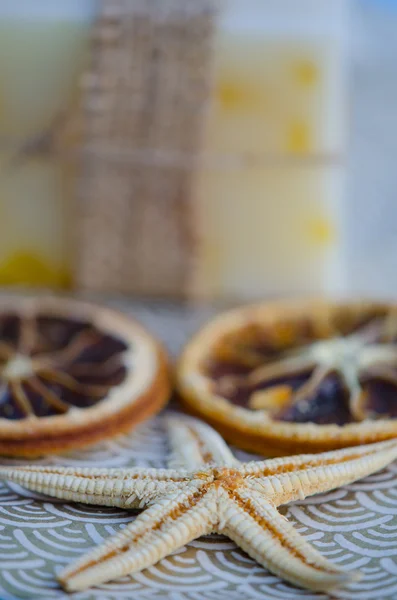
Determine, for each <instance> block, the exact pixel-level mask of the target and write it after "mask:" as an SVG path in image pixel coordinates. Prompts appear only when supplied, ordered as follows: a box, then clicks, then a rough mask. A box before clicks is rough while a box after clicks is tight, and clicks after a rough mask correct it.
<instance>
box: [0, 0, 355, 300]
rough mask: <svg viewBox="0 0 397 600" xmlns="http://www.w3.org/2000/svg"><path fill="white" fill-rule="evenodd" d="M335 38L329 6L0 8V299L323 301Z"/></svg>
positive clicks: (339, 104)
mask: <svg viewBox="0 0 397 600" xmlns="http://www.w3.org/2000/svg"><path fill="white" fill-rule="evenodd" d="M345 28H346V0H333V2H332V3H329V2H327V0H226V1H225V2H223V3H222V4H219V3H218V2H216V1H215V0H153V2H150V3H148V2H147V1H146V0H134V1H131V2H127V3H126V2H125V1H124V0H103V1H102V2H99V3H97V2H95V1H94V0H62V1H59V2H57V3H54V2H52V1H51V0H36V1H35V2H33V1H32V0H21V1H20V2H18V3H13V2H5V3H3V5H2V7H1V8H0V145H1V152H2V155H1V157H0V162H1V165H0V167H1V171H0V216H1V217H2V224H3V235H2V236H1V241H0V285H1V284H4V283H28V284H40V285H51V286H64V285H67V284H70V283H72V284H73V285H74V286H75V287H78V288H81V289H85V290H89V291H116V292H123V293H132V294H141V295H145V296H147V295H156V296H162V297H164V296H167V297H178V298H181V297H188V298H205V299H214V298H227V299H251V298H256V297H262V296H264V295H269V294H275V293H290V292H291V293H296V292H314V291H315V292H318V291H329V290H331V291H334V290H335V289H336V288H337V287H338V286H339V285H340V281H341V274H342V269H341V261H340V260H339V255H340V249H341V241H340V232H341V229H342V221H343V218H342V213H343V211H342V207H343V175H344V152H345V141H344V135H345V114H344V113H345V109H344V103H345V88H346V86H345V81H344V79H345V73H344V71H345V68H344V67H345V48H344V46H345V37H346V32H345ZM21 39H23V40H24V44H20V43H19V40H21ZM87 50H88V53H87ZM75 120H77V121H78V122H79V124H80V128H78V134H77V135H76V136H75V137H73V136H72V140H71V139H70V136H69V138H68V135H66V136H65V135H64V134H65V131H66V132H67V131H69V130H71V131H73V127H69V129H68V125H69V126H70V124H71V123H72V124H73V123H74V121H75ZM4 140H5V144H4V143H3V141H4Z"/></svg>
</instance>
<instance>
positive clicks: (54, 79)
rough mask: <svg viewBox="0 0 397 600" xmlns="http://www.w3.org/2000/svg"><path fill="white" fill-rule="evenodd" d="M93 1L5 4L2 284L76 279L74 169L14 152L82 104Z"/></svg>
mask: <svg viewBox="0 0 397 600" xmlns="http://www.w3.org/2000/svg"><path fill="white" fill-rule="evenodd" d="M95 5H96V2H95V1H94V0H57V1H56V2H55V1H54V0H18V1H17V2H15V0H3V1H2V2H1V3H0V140H1V141H2V144H1V147H2V152H1V155H0V222H1V235H0V285H1V284H17V283H23V284H33V285H36V284H37V285H44V286H57V285H64V284H66V283H67V281H68V280H69V279H70V272H69V256H68V255H69V248H68V244H69V234H70V231H69V221H68V218H67V217H68V214H67V209H68V204H69V203H68V197H67V195H68V192H69V191H70V187H71V186H70V183H71V171H70V166H69V165H68V164H67V163H64V162H62V161H61V160H57V159H55V158H46V157H41V156H35V157H28V158H26V160H25V159H24V158H22V159H21V160H17V161H15V160H14V159H15V157H14V151H15V150H16V149H17V148H18V147H20V145H21V144H23V143H25V142H26V141H27V140H30V139H33V138H34V137H35V136H37V135H39V134H40V133H42V132H45V131H46V130H47V129H48V127H49V126H50V125H51V122H52V121H53V120H54V119H56V118H58V117H59V115H60V114H61V112H62V111H65V110H67V109H68V107H69V106H70V104H71V103H73V101H74V100H75V98H76V91H77V81H78V75H79V73H80V71H81V68H82V56H83V53H84V49H85V47H86V43H87V39H88V34H89V29H90V22H91V21H92V18H93V15H94V10H95Z"/></svg>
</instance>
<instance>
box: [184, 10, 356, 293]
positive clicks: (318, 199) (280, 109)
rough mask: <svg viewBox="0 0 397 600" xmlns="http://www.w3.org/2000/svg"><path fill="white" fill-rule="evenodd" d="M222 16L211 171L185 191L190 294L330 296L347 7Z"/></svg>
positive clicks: (337, 269) (335, 281)
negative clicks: (190, 222) (192, 248)
mask: <svg viewBox="0 0 397 600" xmlns="http://www.w3.org/2000/svg"><path fill="white" fill-rule="evenodd" d="M224 6H225V8H224V13H223V14H222V16H221V19H220V27H219V31H218V34H217V40H216V54H215V66H214V90H213V101H212V106H211V109H210V114H209V119H208V125H207V131H206V135H205V142H204V145H205V148H204V152H205V153H206V155H207V156H208V157H212V162H213V166H209V167H206V168H204V169H202V170H201V172H200V174H199V176H198V178H197V187H196V206H197V210H198V216H199V220H200V223H201V237H200V244H199V249H198V260H197V265H198V271H197V274H196V278H195V282H194V285H195V291H196V293H197V294H199V295H200V294H201V295H203V296H204V297H214V296H215V297H232V298H245V299H250V298H256V297H262V296H265V295H268V294H274V293H293V292H302V293H304V292H308V293H309V292H322V291H325V292H326V291H337V290H338V289H339V288H340V287H341V286H343V281H342V279H343V272H342V269H341V262H340V259H339V255H340V250H341V247H340V243H341V239H340V232H341V229H342V205H343V177H344V164H343V163H344V154H345V129H346V123H345V117H346V115H345V101H346V98H345V94H346V85H345V83H346V82H345V66H346V65H345V60H346V56H345V41H346V23H347V18H346V2H344V1H343V0H337V1H334V2H329V1H327V0H247V1H245V2H238V1H237V0H232V1H231V2H229V3H226V4H225V5H224ZM219 157H223V159H224V160H223V162H224V163H225V164H224V166H223V167H222V166H219V165H220V163H222V160H221V161H220V160H219ZM231 158H234V163H235V167H234V168H232V167H231V166H230V164H229V163H231V164H234V163H233V160H230V159H231ZM207 162H211V160H208V158H207ZM239 164H240V166H238V165H239Z"/></svg>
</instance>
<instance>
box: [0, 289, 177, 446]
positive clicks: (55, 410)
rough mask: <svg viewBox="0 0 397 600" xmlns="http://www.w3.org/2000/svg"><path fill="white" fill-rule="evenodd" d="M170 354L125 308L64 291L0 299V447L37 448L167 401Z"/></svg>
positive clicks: (142, 414)
mask: <svg viewBox="0 0 397 600" xmlns="http://www.w3.org/2000/svg"><path fill="white" fill-rule="evenodd" d="M169 392H170V383H169V376H168V370H167V365H166V359H165V354H164V352H163V350H162V349H161V347H160V346H159V344H158V343H157V342H156V341H155V340H154V339H153V338H152V337H151V336H150V335H149V333H148V332H146V330H145V329H144V328H143V327H142V326H141V325H139V324H138V323H137V322H135V321H134V320H132V319H130V318H128V317H127V316H126V315H123V314H121V313H118V312H116V311H113V310H111V309H108V308H104V307H100V306H96V305H93V304H89V303H85V302H78V301H74V300H69V299H68V300H66V299H62V298H56V297H50V298H40V297H39V298H7V299H2V300H0V453H1V454H5V455H13V456H37V455H42V454H44V453H47V452H55V451H59V450H65V449H69V448H75V447H80V446H84V445H87V444H90V443H92V442H94V441H97V440H100V439H102V438H104V437H109V436H112V435H114V434H116V433H119V432H122V431H126V430H127V429H130V428H131V427H132V426H133V425H134V424H136V423H138V422H140V421H142V420H143V419H146V418H147V417H149V416H150V415H152V414H153V413H154V412H156V411H158V410H160V408H161V407H162V406H163V405H164V403H165V402H166V401H167V399H168V396H169Z"/></svg>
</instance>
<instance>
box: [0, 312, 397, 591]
mask: <svg viewBox="0 0 397 600" xmlns="http://www.w3.org/2000/svg"><path fill="white" fill-rule="evenodd" d="M112 305H113V306H119V307H123V308H126V309H127V310H128V312H130V313H131V314H133V315H135V316H137V317H138V318H140V319H141V320H142V321H143V322H144V323H145V324H146V325H147V326H148V327H149V328H150V329H151V330H152V331H156V333H157V334H158V335H159V336H160V337H161V338H162V339H163V340H164V341H166V342H167V345H168V347H169V348H170V349H171V351H172V353H173V354H174V355H175V353H177V352H178V351H179V348H180V346H181V344H182V343H183V342H184V341H185V338H186V336H187V335H188V334H190V333H191V332H192V331H193V330H195V329H196V328H197V327H198V325H199V324H200V323H201V322H202V321H203V320H205V319H206V318H208V317H209V316H210V315H211V314H212V313H213V312H214V311H213V310H209V309H200V308H196V309H193V308H191V309H189V308H186V307H185V308H176V307H172V306H164V305H157V306H156V305H152V306H149V307H145V308H143V307H142V306H139V305H133V304H129V305H128V306H127V307H126V306H125V303H123V302H113V303H112ZM166 454H167V444H166V436H165V432H164V431H163V430H162V424H161V417H157V418H156V419H154V420H153V421H151V422H149V423H147V424H145V425H143V426H141V427H140V428H139V430H136V431H135V432H134V433H132V434H130V435H125V436H120V437H118V438H117V439H114V440H111V441H108V442H104V443H102V444H100V445H97V446H95V447H93V448H90V449H88V450H85V451H80V452H74V453H69V454H67V455H66V454H65V455H63V456H56V457H52V458H50V457H48V458H45V459H44V458H43V459H41V460H40V461H36V462H39V463H41V464H57V465H74V466H90V465H92V466H96V467H97V466H98V465H101V466H104V467H115V466H120V467H124V466H127V465H142V466H156V467H159V466H163V465H164V458H165V456H166ZM236 454H237V456H238V457H239V458H241V459H244V460H248V459H249V458H252V457H251V456H249V455H248V454H246V453H243V452H241V451H236ZM2 463H3V464H18V461H15V460H11V459H2ZM288 513H289V518H290V519H291V520H292V521H293V522H294V523H295V526H296V528H297V529H298V531H299V532H300V533H302V534H303V535H304V536H306V537H307V539H309V540H310V541H311V543H312V544H313V545H314V546H316V547H317V548H318V549H319V550H320V551H321V553H322V554H324V556H327V557H328V558H330V559H331V560H333V561H335V562H336V563H338V564H340V565H345V566H346V567H348V568H349V569H359V570H360V571H361V572H362V574H363V579H362V580H361V581H360V582H358V583H357V584H354V585H353V586H352V587H351V588H349V590H343V591H341V592H338V593H334V594H333V598H339V599H342V600H355V599H357V600H370V599H372V598H374V599H376V600H392V599H394V598H396V597H397V464H393V465H391V466H390V467H389V468H388V469H387V470H385V471H383V472H380V473H377V474H375V475H373V476H371V477H369V478H367V479H366V480H364V481H360V482H357V483H354V484H352V485H350V486H348V487H346V488H343V489H339V490H336V491H334V492H330V493H328V494H326V495H324V494H323V495H319V496H315V497H312V498H308V499H307V500H305V501H303V502H297V503H296V504H294V505H292V506H289V508H288ZM285 514H287V510H285ZM130 518H131V516H130V515H129V514H128V513H126V512H125V511H121V510H116V509H110V508H109V509H106V508H95V507H92V506H85V505H82V504H81V505H78V504H77V505H76V504H74V505H69V504H65V503H63V502H60V501H54V500H49V499H48V498H45V497H44V496H41V495H39V494H33V493H31V492H27V491H26V490H23V489H22V488H20V487H19V486H17V485H15V484H10V485H5V484H4V485H2V486H1V487H0V559H1V569H0V599H1V600H13V599H16V598H29V599H37V600H38V599H40V600H42V599H49V600H58V599H63V598H65V599H66V598H69V597H72V598H73V599H76V600H116V598H117V599H118V598H121V599H122V598H126V599H127V598H128V599H130V598H134V599H135V600H140V599H146V598H150V599H151V600H160V599H161V600H202V599H203V598H205V599H206V600H223V599H225V600H240V599H242V598H244V600H245V599H251V598H252V599H256V598H258V599H259V598H260V599H263V598H266V599H267V600H273V599H274V600H293V599H296V598H302V599H304V600H309V599H313V600H326V599H327V598H328V597H327V596H326V595H325V594H316V593H313V592H307V591H304V590H298V589H297V588H294V587H293V586H290V585H288V584H286V583H284V582H283V581H281V580H280V579H278V578H277V577H275V576H274V575H271V574H269V573H268V572H266V571H265V570H264V569H262V568H261V567H260V566H259V565H257V564H256V563H255V562H254V561H252V560H251V559H250V558H248V557H247V556H246V555H245V554H244V553H243V552H242V551H240V550H239V549H237V548H236V546H235V545H234V544H233V543H232V542H231V541H230V540H228V539H227V538H224V537H220V536H208V537H204V538H201V539H199V540H196V541H194V542H192V543H191V544H189V546H188V547H187V548H183V549H181V550H179V551H178V552H176V553H175V554H174V555H173V556H171V557H167V558H166V559H164V560H162V561H161V563H159V564H157V565H155V566H153V567H151V568H150V569H147V570H146V571H144V572H142V573H139V574H137V575H135V576H134V577H132V578H125V579H124V580H121V581H118V582H117V583H111V584H107V585H104V586H102V587H101V588H100V589H98V590H89V591H87V592H81V593H77V594H73V595H71V596H69V595H67V594H66V593H64V592H63V591H62V590H61V589H59V587H58V585H57V583H56V581H55V578H54V575H55V574H56V573H57V572H59V571H60V570H61V569H62V568H63V567H64V566H65V565H67V564H68V563H69V562H71V561H72V560H74V559H76V558H77V557H78V556H80V555H81V554H83V553H84V552H86V551H87V550H88V549H89V548H91V547H92V546H94V545H96V544H98V543H99V542H101V541H102V540H103V539H104V538H106V537H109V536H110V535H111V534H113V533H115V532H117V531H118V530H120V529H122V528H123V527H124V526H125V525H126V523H127V522H128V521H129V520H130Z"/></svg>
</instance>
